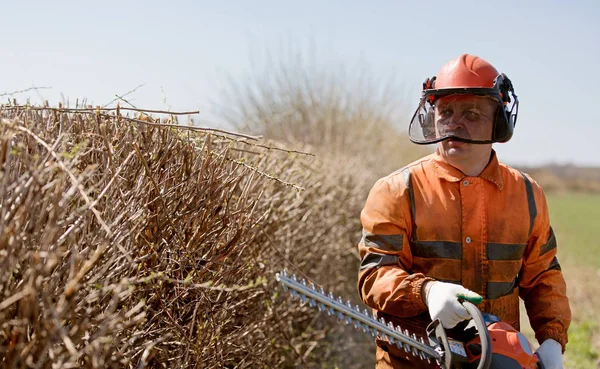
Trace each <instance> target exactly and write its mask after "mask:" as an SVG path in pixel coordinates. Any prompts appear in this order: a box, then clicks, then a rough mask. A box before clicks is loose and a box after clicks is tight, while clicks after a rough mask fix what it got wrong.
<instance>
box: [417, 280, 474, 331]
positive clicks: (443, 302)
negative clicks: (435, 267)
mask: <svg viewBox="0 0 600 369" xmlns="http://www.w3.org/2000/svg"><path fill="white" fill-rule="evenodd" d="M424 291H425V296H426V297H425V302H426V304H427V307H428V308H429V315H430V316H431V320H434V321H435V320H436V319H439V320H440V321H441V323H442V326H443V327H444V328H454V327H455V326H456V325H457V324H458V323H460V322H461V321H463V320H467V319H469V318H470V317H471V315H469V312H467V309H465V308H464V307H463V306H462V304H461V303H460V302H458V299H463V300H467V301H470V302H472V303H474V304H479V303H481V301H482V297H481V296H480V295H478V294H477V293H475V292H473V291H471V290H468V289H466V288H464V287H463V286H460V285H457V284H453V283H445V282H437V281H435V282H427V285H426V286H425V288H424Z"/></svg>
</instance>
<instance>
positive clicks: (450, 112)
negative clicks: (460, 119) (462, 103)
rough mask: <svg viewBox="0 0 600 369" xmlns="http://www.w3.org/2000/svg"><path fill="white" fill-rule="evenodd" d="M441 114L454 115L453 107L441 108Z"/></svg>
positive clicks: (443, 115) (444, 115)
mask: <svg viewBox="0 0 600 369" xmlns="http://www.w3.org/2000/svg"><path fill="white" fill-rule="evenodd" d="M440 116H441V117H451V116H452V109H450V108H445V109H441V110H440Z"/></svg>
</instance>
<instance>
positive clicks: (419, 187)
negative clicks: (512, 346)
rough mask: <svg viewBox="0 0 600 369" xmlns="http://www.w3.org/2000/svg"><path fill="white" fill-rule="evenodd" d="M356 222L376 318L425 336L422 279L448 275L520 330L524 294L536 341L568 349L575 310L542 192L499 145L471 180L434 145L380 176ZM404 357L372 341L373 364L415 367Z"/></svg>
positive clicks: (364, 289)
mask: <svg viewBox="0 0 600 369" xmlns="http://www.w3.org/2000/svg"><path fill="white" fill-rule="evenodd" d="M361 222H362V225H363V236H362V239H361V241H360V243H359V246H358V249H359V254H360V257H361V264H360V270H359V276H358V277H359V278H358V289H359V293H360V296H361V298H362V300H363V301H364V302H365V303H366V304H367V305H368V306H370V307H371V308H373V309H374V310H375V311H376V313H377V314H378V315H379V316H381V317H384V318H386V319H388V320H391V321H392V322H393V323H395V324H397V325H400V326H401V327H402V329H408V330H409V331H411V333H412V332H414V333H416V334H417V335H424V331H425V327H426V326H427V325H428V324H429V323H430V322H431V319H430V317H429V313H428V311H427V306H426V304H425V302H424V298H423V296H422V286H423V283H424V282H425V281H428V280H438V281H444V282H452V283H457V284H461V285H463V286H464V287H466V288H468V289H470V290H472V291H475V292H477V293H479V294H480V295H481V296H483V302H482V303H481V304H480V305H479V306H478V307H479V308H480V309H481V310H482V311H485V312H488V313H491V314H494V315H496V316H498V317H499V318H500V319H501V320H503V321H505V322H507V323H509V324H510V325H512V326H513V327H515V328H516V329H519V296H520V297H521V298H522V299H523V300H524V302H525V307H526V309H527V314H528V316H529V319H530V323H531V326H532V328H533V329H534V331H535V334H536V338H537V340H538V341H539V342H543V341H544V340H545V339H547V338H553V339H555V340H556V341H558V342H559V343H560V344H561V345H562V346H563V350H564V347H565V345H566V343H567V330H568V327H569V324H570V321H571V311H570V307H569V302H568V299H567V296H566V286H565V281H564V278H563V275H562V272H561V268H560V264H559V263H558V260H557V258H556V251H557V249H556V246H557V245H556V238H555V236H554V232H553V231H552V228H551V227H550V222H549V216H548V209H547V205H546V199H545V196H544V193H543V191H542V189H541V188H540V187H539V186H538V184H537V183H536V182H535V181H534V180H532V179H531V178H530V177H529V176H528V175H527V174H524V173H522V172H520V171H518V170H515V169H513V168H510V167H508V166H506V165H504V164H500V163H498V160H497V158H496V153H495V152H492V156H491V159H490V162H489V164H488V165H487V167H486V168H485V169H484V171H483V172H482V173H481V174H480V175H479V176H477V177H470V176H466V175H465V174H463V173H462V172H461V171H459V170H458V169H456V168H454V167H453V166H451V165H450V164H448V163H447V162H446V161H445V160H444V159H443V158H442V157H441V156H440V155H439V152H436V153H434V154H431V155H429V156H426V157H424V158H422V159H421V160H418V161H416V162H414V163H412V164H410V165H408V166H406V167H405V168H403V169H401V170H398V171H396V172H394V173H392V174H390V175H388V176H387V177H384V178H381V179H380V180H378V181H377V182H376V183H375V185H374V186H373V188H372V190H371V192H370V193H369V196H368V199H367V201H366V205H365V207H364V209H363V211H362V213H361ZM406 357H410V356H409V355H407V354H406V353H405V352H404V350H399V349H397V348H396V347H395V346H391V345H388V344H387V343H386V342H385V341H381V340H377V368H399V367H402V368H404V367H418V365H419V362H420V361H419V360H418V359H414V360H413V359H410V363H407V362H405V361H404V360H405V358H406Z"/></svg>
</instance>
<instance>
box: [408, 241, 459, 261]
mask: <svg viewBox="0 0 600 369" xmlns="http://www.w3.org/2000/svg"><path fill="white" fill-rule="evenodd" d="M410 251H411V252H412V254H413V256H417V257H421V258H439V259H455V260H461V259H462V244H461V243H460V242H448V241H411V242H410Z"/></svg>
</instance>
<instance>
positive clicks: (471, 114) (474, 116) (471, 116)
mask: <svg viewBox="0 0 600 369" xmlns="http://www.w3.org/2000/svg"><path fill="white" fill-rule="evenodd" d="M464 115H465V118H467V120H469V121H471V122H476V121H478V120H480V119H481V114H479V113H477V112H475V111H472V110H468V111H466V112H465V114H464Z"/></svg>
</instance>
